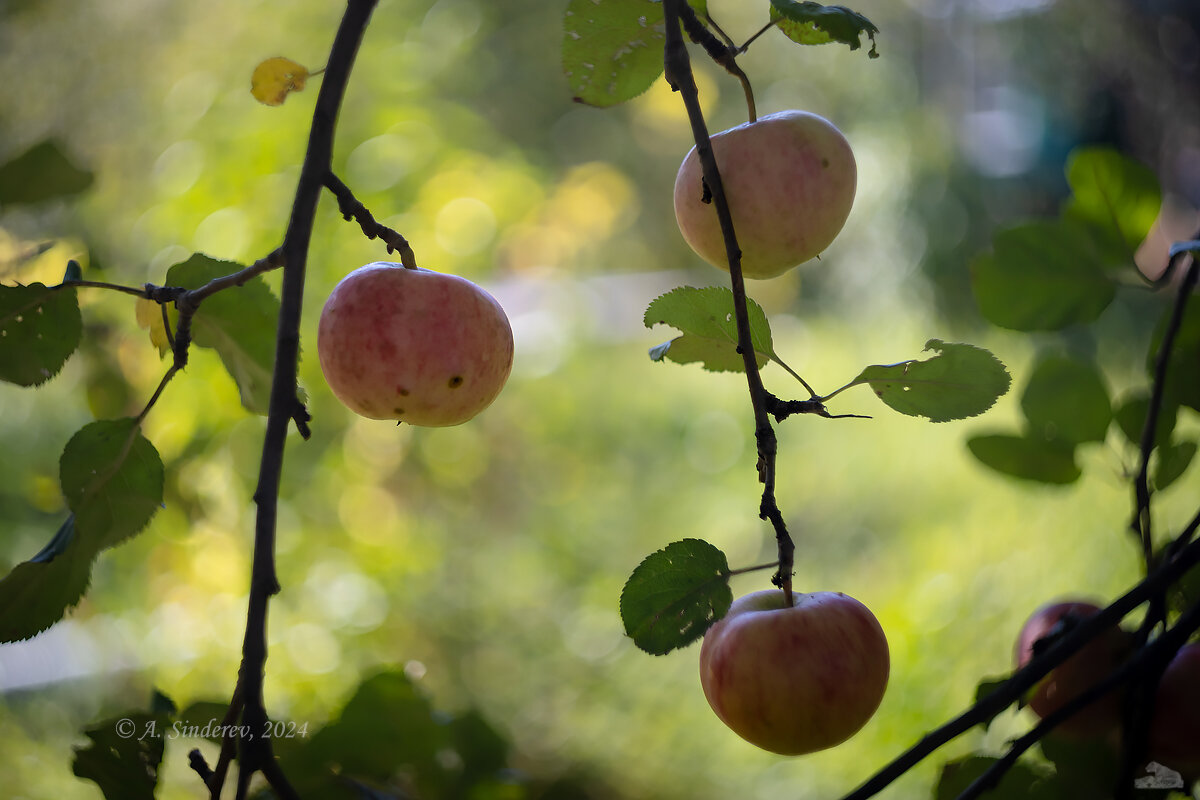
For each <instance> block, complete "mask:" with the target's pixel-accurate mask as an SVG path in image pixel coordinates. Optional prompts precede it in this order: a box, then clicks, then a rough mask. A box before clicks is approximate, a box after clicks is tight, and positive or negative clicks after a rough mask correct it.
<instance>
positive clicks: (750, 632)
mask: <svg viewBox="0 0 1200 800" xmlns="http://www.w3.org/2000/svg"><path fill="white" fill-rule="evenodd" d="M793 601H794V603H793V605H791V606H789V605H787V597H786V595H785V594H784V593H783V592H782V591H780V590H778V589H768V590H764V591H761V592H754V593H752V594H748V595H746V596H745V597H741V598H739V599H738V600H736V601H735V602H734V603H733V605H732V606H730V608H729V613H727V614H726V615H725V617H724V618H722V619H721V620H720V621H719V622H717V623H716V624H715V625H713V626H712V627H711V628H709V630H708V632H707V633H706V634H705V635H704V643H703V644H702V645H701V646H700V685H701V687H703V689H704V696H705V697H706V698H708V703H709V705H710V706H712V709H713V711H715V712H716V714H717V716H718V717H720V718H721V720H722V721H723V722H724V723H725V724H726V725H728V726H729V727H730V728H731V729H732V730H733V732H734V733H736V734H737V735H739V736H741V737H742V738H743V739H745V740H746V741H748V742H750V743H751V744H755V745H757V746H759V747H761V748H763V749H764V750H769V751H771V752H772V753H779V754H780V755H801V754H804V753H812V752H815V751H817V750H824V749H826V748H828V747H833V746H834V745H836V744H840V743H841V742H844V741H845V740H846V739H849V738H850V737H851V736H852V735H854V734H855V733H856V732H857V731H858V730H859V729H860V728H862V726H863V725H865V724H866V723H867V720H869V719H870V718H871V715H873V714H874V713H875V709H877V708H879V703H880V702H881V701H882V700H883V693H884V690H885V689H886V688H887V682H888V672H889V669H890V659H889V656H888V645H887V638H886V637H885V636H884V634H883V628H882V627H880V625H879V621H878V620H876V619H875V616H874V615H873V614H872V613H871V612H870V610H869V609H867V607H866V606H864V605H863V604H862V603H860V602H858V601H857V600H855V599H854V598H853V597H850V596H848V595H845V594H841V593H840V592H813V593H811V594H798V593H797V594H793Z"/></svg>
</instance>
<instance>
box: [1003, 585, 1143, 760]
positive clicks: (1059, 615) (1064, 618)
mask: <svg viewBox="0 0 1200 800" xmlns="http://www.w3.org/2000/svg"><path fill="white" fill-rule="evenodd" d="M1099 611H1100V606H1098V605H1097V604H1095V603H1093V602H1090V601H1087V600H1063V601H1059V602H1055V603H1048V604H1046V605H1044V606H1042V607H1041V608H1039V609H1037V610H1036V611H1035V612H1034V613H1033V614H1032V615H1030V617H1029V619H1028V620H1026V622H1025V624H1024V626H1022V628H1021V633H1020V635H1019V636H1018V637H1017V643H1016V647H1015V648H1014V661H1015V662H1016V665H1017V666H1018V667H1023V666H1025V665H1026V664H1027V663H1029V661H1030V660H1031V659H1032V658H1033V657H1034V645H1035V644H1036V643H1037V642H1038V641H1039V640H1040V639H1042V638H1044V637H1046V636H1047V635H1049V634H1050V633H1052V632H1054V631H1056V630H1061V629H1063V628H1066V627H1068V626H1072V625H1075V624H1078V623H1079V622H1080V621H1082V620H1084V619H1086V618H1087V617H1090V616H1092V615H1093V614H1096V613H1097V612H1099ZM1131 649H1132V640H1131V638H1130V635H1129V634H1128V632H1126V631H1124V630H1122V629H1121V628H1120V627H1118V626H1116V625H1114V626H1112V627H1111V628H1109V629H1107V630H1105V631H1104V632H1102V633H1101V634H1100V635H1099V636H1098V637H1096V638H1095V639H1093V640H1092V641H1091V642H1089V643H1088V644H1086V645H1084V646H1083V648H1082V649H1081V650H1079V651H1078V652H1076V653H1075V654H1074V655H1072V656H1071V657H1070V658H1068V659H1067V660H1066V661H1064V662H1063V663H1062V664H1060V665H1059V666H1057V667H1055V668H1054V669H1053V670H1052V671H1051V672H1050V673H1049V674H1048V675H1046V677H1044V678H1043V679H1042V680H1041V682H1040V683H1038V685H1037V686H1036V687H1035V688H1034V690H1033V693H1032V694H1031V695H1030V697H1029V707H1030V708H1031V709H1033V712H1034V713H1035V714H1037V715H1038V716H1039V717H1046V716H1048V715H1050V714H1052V713H1054V712H1055V711H1057V710H1058V709H1059V708H1061V707H1062V706H1063V705H1064V704H1066V703H1068V702H1070V701H1071V700H1073V699H1074V698H1075V697H1077V696H1078V695H1080V694H1082V693H1083V692H1085V691H1087V690H1088V689H1089V688H1091V687H1092V686H1094V685H1095V684H1097V683H1099V682H1100V681H1102V680H1103V679H1104V678H1106V677H1108V675H1109V674H1111V673H1112V671H1113V670H1114V669H1115V668H1116V667H1117V666H1118V665H1119V664H1120V663H1121V661H1123V660H1124V659H1125V658H1126V657H1127V656H1128V655H1129V653H1130V650H1131ZM1120 709H1121V693H1120V692H1119V691H1113V692H1110V693H1108V694H1106V695H1105V696H1104V697H1102V698H1100V699H1099V700H1097V701H1096V702H1094V703H1092V704H1091V705H1089V706H1087V707H1085V708H1083V709H1081V710H1080V711H1078V712H1077V713H1075V714H1074V715H1072V716H1071V717H1068V718H1067V719H1066V720H1064V721H1063V723H1062V724H1060V725H1059V726H1058V727H1057V728H1055V731H1056V732H1057V733H1059V734H1062V735H1065V736H1071V737H1080V738H1092V737H1099V736H1103V735H1104V734H1106V733H1107V732H1109V731H1111V730H1112V729H1113V728H1114V727H1116V725H1117V724H1118V722H1119V721H1120Z"/></svg>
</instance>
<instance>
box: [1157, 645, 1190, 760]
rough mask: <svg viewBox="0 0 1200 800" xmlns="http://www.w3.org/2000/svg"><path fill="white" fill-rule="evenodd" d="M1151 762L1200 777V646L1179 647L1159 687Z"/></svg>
mask: <svg viewBox="0 0 1200 800" xmlns="http://www.w3.org/2000/svg"><path fill="white" fill-rule="evenodd" d="M1150 758H1151V759H1153V760H1154V761H1157V762H1158V763H1159V764H1162V765H1163V766H1164V767H1170V768H1171V769H1173V770H1175V771H1176V772H1179V773H1182V774H1183V775H1186V776H1188V777H1189V778H1196V777H1200V643H1197V642H1193V643H1192V644H1187V645H1184V646H1183V647H1181V648H1180V649H1179V652H1178V653H1176V654H1175V657H1174V658H1173V659H1171V663H1170V664H1168V665H1167V669H1166V671H1165V672H1164V673H1163V676H1162V680H1161V681H1160V682H1159V684H1158V693H1157V694H1156V695H1155V698H1154V717H1153V719H1152V721H1151V723H1150Z"/></svg>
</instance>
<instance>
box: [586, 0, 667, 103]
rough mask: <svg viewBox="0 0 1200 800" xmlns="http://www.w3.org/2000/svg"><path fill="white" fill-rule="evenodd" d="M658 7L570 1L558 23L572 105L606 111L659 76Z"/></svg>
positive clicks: (662, 31) (617, 0) (661, 33)
mask: <svg viewBox="0 0 1200 800" xmlns="http://www.w3.org/2000/svg"><path fill="white" fill-rule="evenodd" d="M665 41H666V24H665V22H664V20H663V10H662V3H661V2H653V1H652V0H570V2H569V3H567V10H566V16H565V18H564V20H563V48H562V62H563V72H564V73H565V75H566V76H567V83H568V84H569V85H570V87H571V91H572V93H573V94H574V97H575V100H576V102H579V103H586V104H587V105H591V106H599V107H607V106H614V105H617V104H618V103H623V102H625V101H626V100H631V99H633V98H634V97H637V96H638V95H640V94H641V93H642V92H644V91H646V90H647V89H649V88H650V86H651V85H652V84H653V83H654V81H655V80H657V79H658V76H659V75H661V74H662V71H663V45H664V43H665Z"/></svg>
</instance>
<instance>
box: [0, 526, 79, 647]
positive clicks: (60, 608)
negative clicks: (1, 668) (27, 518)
mask: <svg viewBox="0 0 1200 800" xmlns="http://www.w3.org/2000/svg"><path fill="white" fill-rule="evenodd" d="M73 529H74V517H68V519H67V521H66V522H65V523H63V526H62V527H61V528H59V530H58V533H56V534H55V536H54V539H53V540H52V541H51V544H50V545H47V547H46V548H44V549H43V550H42V552H41V553H39V554H38V555H37V556H36V557H35V559H31V560H29V561H26V562H24V563H21V564H18V565H17V566H16V567H14V568H13V570H12V572H10V573H8V574H7V575H5V576H4V577H3V578H0V609H3V610H4V613H3V614H0V642H17V641H20V640H22V639H28V638H30V637H31V636H36V635H37V634H39V633H41V632H42V631H44V630H46V629H47V628H49V627H50V626H51V625H53V624H54V623H56V622H58V621H59V620H60V619H62V618H63V615H64V614H66V613H67V610H68V609H71V608H74V606H75V605H76V604H77V603H78V602H79V599H80V598H81V597H83V595H84V592H86V591H87V587H88V583H89V581H90V580H91V574H92V562H93V560H95V558H96V550H94V549H90V548H88V547H87V546H86V545H80V544H79V543H78V541H77V540H76V538H75V537H74V536H73V535H72V531H73ZM51 551H53V554H52V555H51V554H50V552H51Z"/></svg>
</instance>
